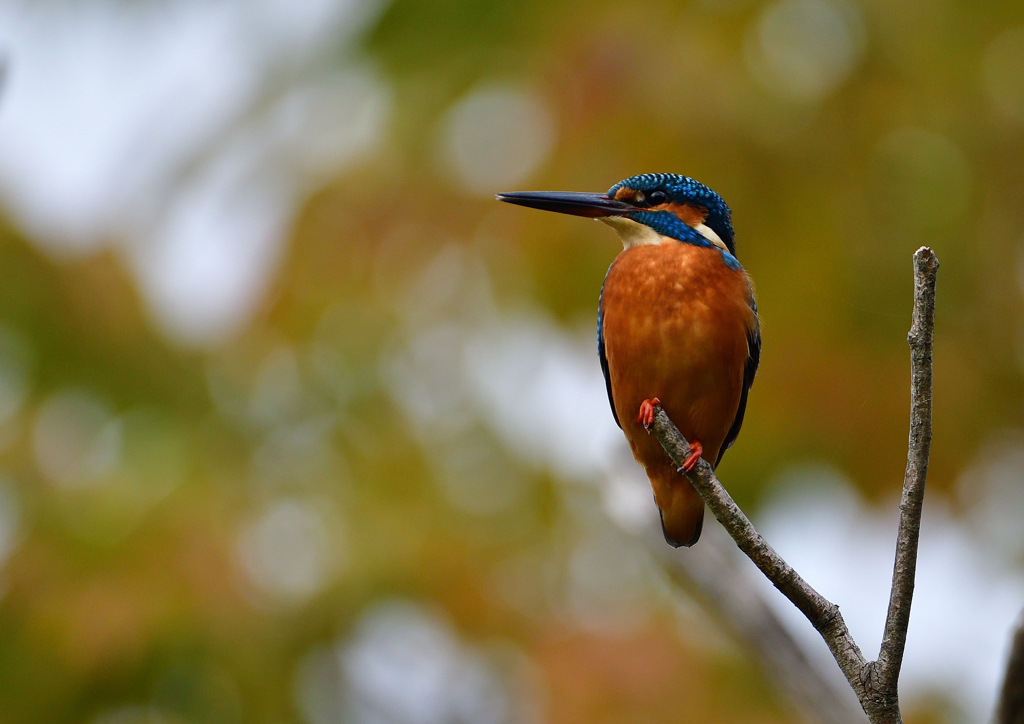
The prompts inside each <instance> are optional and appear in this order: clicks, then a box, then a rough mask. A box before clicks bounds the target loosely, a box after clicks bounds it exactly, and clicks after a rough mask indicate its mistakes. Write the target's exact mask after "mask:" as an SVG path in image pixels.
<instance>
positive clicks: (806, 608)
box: [653, 247, 939, 724]
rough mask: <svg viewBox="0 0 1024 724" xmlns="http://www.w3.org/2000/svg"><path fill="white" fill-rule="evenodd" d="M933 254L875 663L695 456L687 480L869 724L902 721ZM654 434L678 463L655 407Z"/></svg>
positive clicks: (914, 358) (927, 418) (918, 313)
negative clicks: (808, 633) (797, 618)
mask: <svg viewBox="0 0 1024 724" xmlns="http://www.w3.org/2000/svg"><path fill="white" fill-rule="evenodd" d="M938 268H939V262H938V259H936V257H935V254H934V253H933V252H932V250H931V249H929V248H927V247H921V248H920V249H918V250H917V253H915V254H914V314H913V323H912V325H911V329H910V334H909V336H908V340H909V342H910V348H911V356H910V359H911V414H910V445H909V451H908V453H907V471H906V475H905V477H904V484H903V498H902V502H901V504H900V525H899V532H898V534H897V545H896V561H895V565H894V567H893V587H892V592H891V594H890V602H889V613H888V616H887V619H886V624H885V632H884V634H883V640H882V647H881V650H880V653H879V660H878V661H868V660H867V659H866V658H865V657H864V654H863V653H861V650H860V647H859V646H858V645H857V642H856V641H854V639H853V637H852V636H851V635H850V632H849V630H848V629H847V627H846V623H845V622H844V621H843V617H842V614H840V612H839V607H838V606H837V605H836V604H834V603H832V602H831V601H829V600H828V599H826V598H825V597H824V596H822V595H821V594H820V593H818V592H817V591H816V590H814V588H813V587H812V586H811V585H810V584H808V583H807V581H805V580H804V579H803V578H801V576H800V574H798V573H797V572H796V571H795V570H793V567H792V566H790V565H789V564H788V563H786V561H785V560H783V559H782V557H781V556H780V555H779V554H778V553H776V552H775V550H774V549H773V548H772V547H771V546H770V545H768V543H767V541H765V540H764V538H763V537H762V536H761V534H760V533H758V532H757V531H756V530H755V529H754V526H753V525H752V524H751V522H750V520H749V519H748V518H747V516H746V515H744V513H743V511H742V510H740V507H739V506H738V505H736V502H735V501H734V500H733V499H732V496H730V495H729V493H728V492H726V490H725V488H724V487H723V486H722V484H721V482H719V480H718V478H717V477H715V474H714V472H713V471H712V469H711V466H710V465H709V464H708V463H707V461H705V460H700V461H699V462H698V464H697V467H696V468H694V470H693V471H692V472H690V473H688V475H687V477H688V478H689V480H690V482H691V483H692V484H693V487H694V488H695V489H696V490H697V492H698V493H700V495H701V497H702V498H704V502H705V503H706V504H707V506H708V508H710V509H711V512H712V513H713V514H714V516H715V518H717V519H718V521H719V522H720V523H721V524H722V526H723V527H724V528H725V529H726V530H727V531H728V532H729V535H731V536H732V539H733V540H734V541H735V542H736V545H737V546H739V548H740V550H741V551H743V552H744V553H745V554H746V555H747V557H749V558H750V560H751V561H753V562H754V565H756V566H757V567H758V568H759V569H760V570H761V572H762V573H763V574H764V575H765V576H766V577H767V578H768V580H770V581H771V582H772V584H773V585H774V586H775V587H776V588H778V589H779V590H780V591H781V592H782V594H783V595H784V596H786V598H788V599H789V600H790V601H792V603H793V604H794V605H795V606H796V607H797V608H798V609H799V610H800V612H801V613H803V614H804V616H806V617H807V620H808V621H810V622H811V625H812V626H814V628H815V629H816V630H817V631H818V633H819V634H820V635H821V637H822V638H823V639H824V640H825V643H826V644H827V645H828V648H829V650H830V651H831V652H832V656H833V658H835V660H836V663H837V664H838V665H839V668H840V670H842V672H843V674H844V675H845V676H846V680H847V681H848V682H849V684H850V686H851V688H852V689H853V691H854V693H855V694H856V695H857V699H858V700H859V701H860V704H861V707H862V708H863V709H864V712H865V713H866V714H867V715H868V718H869V719H870V720H871V721H872V722H873V723H874V724H902V721H903V720H902V717H901V715H900V708H899V695H898V683H899V673H900V667H901V665H902V662H903V650H904V646H905V644H906V636H907V626H908V625H909V623H910V605H911V601H912V598H913V592H914V576H915V573H916V568H917V547H918V538H919V535H920V529H921V506H922V502H923V499H924V488H925V477H926V475H927V473H928V454H929V449H930V445H931V417H932V385H931V381H932V338H933V330H934V318H935V277H936V273H937V271H938ZM653 429H654V434H655V436H656V437H657V438H658V441H659V442H660V443H661V445H662V447H664V448H665V452H666V453H668V455H669V457H670V458H672V460H673V462H675V463H676V465H682V462H683V461H684V460H685V459H686V457H687V456H688V454H689V450H690V445H689V443H688V442H687V441H686V439H685V438H684V437H683V436H682V434H680V432H679V430H678V429H677V428H676V426H675V425H674V424H673V423H672V421H671V420H670V419H669V417H668V415H667V414H666V413H665V411H664V410H663V409H661V407H660V406H655V414H654V425H653Z"/></svg>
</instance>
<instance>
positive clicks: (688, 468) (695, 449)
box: [676, 440, 704, 475]
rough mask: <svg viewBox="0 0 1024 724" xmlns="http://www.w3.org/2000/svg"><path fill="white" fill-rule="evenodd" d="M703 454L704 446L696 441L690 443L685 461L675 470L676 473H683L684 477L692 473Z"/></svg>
mask: <svg viewBox="0 0 1024 724" xmlns="http://www.w3.org/2000/svg"><path fill="white" fill-rule="evenodd" d="M703 454H704V446H703V445H701V444H700V442H698V441H697V440H694V441H693V442H691V443H690V454H689V455H688V456H687V457H686V460H684V461H683V464H682V465H680V466H679V467H678V468H676V472H677V473H683V474H684V475H685V474H686V473H689V472H692V471H693V469H694V468H695V467H697V461H698V460H700V456H701V455H703Z"/></svg>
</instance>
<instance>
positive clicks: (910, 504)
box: [872, 246, 939, 696]
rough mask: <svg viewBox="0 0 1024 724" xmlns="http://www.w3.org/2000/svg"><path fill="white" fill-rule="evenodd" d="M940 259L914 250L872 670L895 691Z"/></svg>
mask: <svg viewBox="0 0 1024 724" xmlns="http://www.w3.org/2000/svg"><path fill="white" fill-rule="evenodd" d="M938 269H939V260H938V259H936V258H935V254H934V252H932V250H931V249H929V248H928V247H925V246H923V247H921V248H920V249H918V250H917V253H916V254H914V319H913V323H912V324H911V326H910V334H908V335H907V341H908V342H909V343H910V360H911V364H910V443H909V446H908V450H907V472H906V475H905V476H904V478H903V499H902V500H901V501H900V527H899V533H898V534H897V537H896V561H895V563H894V565H893V571H892V589H891V591H890V593H889V613H888V615H887V616H886V620H885V633H884V634H883V636H882V647H881V649H880V651H879V652H878V661H877V663H876V664H875V666H874V668H873V670H872V678H873V682H872V683H873V687H874V688H875V689H876V690H877V691H880V692H892V693H893V695H894V696H895V695H896V684H897V682H898V681H899V678H900V667H901V666H902V664H903V649H904V647H905V646H906V643H907V626H908V625H909V624H910V604H911V602H912V600H913V598H914V577H915V573H916V571H917V544H918V539H919V538H920V535H921V506H922V505H923V504H924V487H925V478H926V477H927V475H928V453H929V450H930V449H931V443H932V337H933V332H934V325H935V275H936V272H937V271H938Z"/></svg>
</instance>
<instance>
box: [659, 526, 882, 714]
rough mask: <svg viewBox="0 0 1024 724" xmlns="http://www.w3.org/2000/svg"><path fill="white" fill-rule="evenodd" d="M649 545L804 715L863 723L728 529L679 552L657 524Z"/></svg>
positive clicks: (847, 695) (839, 682)
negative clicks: (758, 581) (773, 602)
mask: <svg viewBox="0 0 1024 724" xmlns="http://www.w3.org/2000/svg"><path fill="white" fill-rule="evenodd" d="M645 543H646V544H647V548H648V549H649V550H650V551H651V553H652V554H653V555H654V556H655V557H656V558H657V559H658V560H659V561H660V562H661V564H662V565H663V566H664V567H665V569H666V570H667V571H668V572H669V573H670V575H672V576H673V577H674V578H676V577H679V576H682V577H683V578H684V579H685V580H686V581H687V582H689V583H690V584H691V585H692V586H693V587H695V588H696V589H697V591H698V593H699V597H700V598H703V599H704V600H705V601H706V602H707V603H708V604H709V609H710V610H711V611H712V612H713V613H714V614H715V615H716V616H717V617H719V618H721V619H722V620H723V622H724V623H725V625H726V626H728V627H729V628H731V629H732V630H733V632H734V633H735V634H736V635H737V637H738V638H739V639H740V640H741V641H742V642H743V643H744V644H745V645H746V646H747V647H749V648H750V649H751V650H752V652H753V653H754V654H755V655H756V656H757V658H758V659H759V660H760V661H761V664H762V667H763V669H764V671H765V674H766V675H767V676H768V678H770V679H771V680H773V681H774V682H775V684H776V686H778V688H779V690H780V691H782V692H784V693H785V694H786V697H787V699H788V700H789V702H790V703H791V704H792V705H793V707H794V708H795V709H796V710H797V711H798V712H799V713H800V715H801V716H802V718H803V719H804V720H805V721H808V722H814V723H815V724H862V723H863V722H864V721H865V717H864V712H863V711H861V707H860V706H859V705H858V703H857V699H856V697H855V696H854V695H853V693H852V692H850V690H849V689H846V690H841V689H840V688H839V687H840V686H844V684H843V680H842V679H841V678H839V677H838V676H836V677H835V678H834V679H833V677H830V676H829V675H828V674H829V673H832V672H824V671H822V668H821V666H820V662H818V661H814V660H811V658H809V657H808V654H807V652H806V651H805V650H804V646H803V645H802V644H801V643H800V642H799V641H797V640H796V639H795V638H794V637H793V635H792V634H791V633H790V631H789V629H787V628H786V626H785V625H784V624H783V623H782V621H781V620H780V619H779V617H778V615H777V614H776V613H775V611H773V610H772V608H771V606H770V605H769V603H768V601H767V599H766V598H765V593H766V592H765V591H763V590H762V588H761V587H760V586H757V585H755V582H754V581H753V580H752V579H751V577H750V574H748V573H747V571H746V570H745V566H741V565H740V561H741V559H742V554H741V553H740V552H739V551H738V550H736V548H734V547H733V546H732V545H730V542H729V538H728V537H727V534H726V533H725V532H724V531H720V530H708V531H705V533H704V537H703V538H701V542H700V545H699V546H697V547H696V548H693V549H691V550H689V551H687V552H686V555H683V556H680V555H676V551H675V550H673V549H672V548H669V547H668V546H666V545H665V540H664V538H663V537H662V535H661V531H660V530H658V529H656V528H655V527H654V526H652V527H651V529H650V530H649V531H648V532H647V535H646V536H645Z"/></svg>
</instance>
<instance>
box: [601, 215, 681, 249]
mask: <svg viewBox="0 0 1024 724" xmlns="http://www.w3.org/2000/svg"><path fill="white" fill-rule="evenodd" d="M596 220H597V221H600V222H601V223H603V224H608V226H610V227H612V228H613V229H615V233H616V234H618V235H619V238H620V239H622V248H623V249H629V248H630V247H633V246H644V245H647V246H657V245H658V244H660V243H661V242H662V241H664V240H665V239H666V238H667V237H664V236H662V235H661V234H659V233H658V232H657V231H655V230H654V229H652V228H651V227H649V226H645V225H644V224H638V223H637V222H635V221H633V220H632V219H626V218H623V217H622V216H601V217H598V218H597V219H596Z"/></svg>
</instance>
